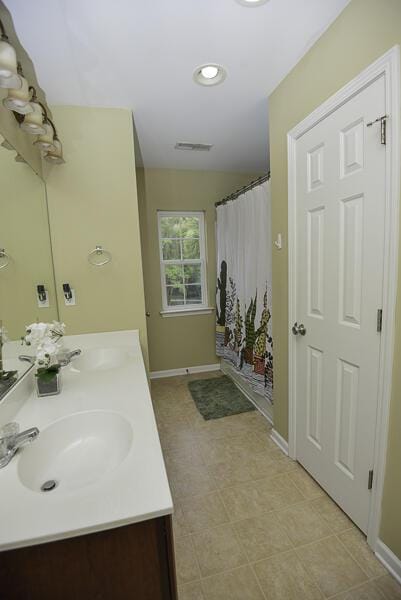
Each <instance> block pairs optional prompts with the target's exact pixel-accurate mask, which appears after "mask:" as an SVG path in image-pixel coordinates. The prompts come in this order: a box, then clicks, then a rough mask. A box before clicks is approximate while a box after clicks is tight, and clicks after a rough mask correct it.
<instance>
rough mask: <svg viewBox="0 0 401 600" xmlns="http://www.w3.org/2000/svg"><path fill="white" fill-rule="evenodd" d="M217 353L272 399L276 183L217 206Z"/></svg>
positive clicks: (258, 391) (260, 187)
mask: <svg viewBox="0 0 401 600" xmlns="http://www.w3.org/2000/svg"><path fill="white" fill-rule="evenodd" d="M217 278H218V279H217V302H216V317H217V319H216V320H217V322H216V351H217V355H218V356H220V357H222V358H224V359H225V360H226V361H228V362H230V363H231V364H232V365H233V366H234V367H235V369H237V371H238V372H239V373H240V374H241V375H242V377H243V378H244V379H245V380H246V381H247V382H248V384H250V385H251V386H252V388H253V390H254V391H255V392H257V393H258V394H261V395H263V396H264V397H265V398H266V399H267V400H268V401H269V402H272V389H273V341H272V321H271V297H272V296H271V198H270V181H266V182H265V183H262V184H261V185H259V186H257V187H255V188H253V189H252V190H249V191H247V192H245V193H244V194H242V195H241V196H239V197H238V198H237V199H235V200H233V201H231V202H228V203H227V204H224V205H220V206H218V207H217Z"/></svg>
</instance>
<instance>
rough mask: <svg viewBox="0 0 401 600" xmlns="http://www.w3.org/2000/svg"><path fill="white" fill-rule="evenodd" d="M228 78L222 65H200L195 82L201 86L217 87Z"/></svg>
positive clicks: (195, 73) (195, 72)
mask: <svg viewBox="0 0 401 600" xmlns="http://www.w3.org/2000/svg"><path fill="white" fill-rule="evenodd" d="M226 76H227V73H226V71H225V69H223V67H222V66H221V65H215V64H213V63H210V64H206V65H200V66H199V67H197V68H196V69H195V71H194V75H193V77H194V81H196V83H199V84H200V85H217V84H219V83H222V82H223V81H224V80H225V78H226Z"/></svg>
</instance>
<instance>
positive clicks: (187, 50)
mask: <svg viewBox="0 0 401 600" xmlns="http://www.w3.org/2000/svg"><path fill="white" fill-rule="evenodd" d="M348 1H349V0H269V2H267V4H264V5H261V6H259V7H252V8H248V7H244V6H242V5H240V4H239V3H238V2H236V1H235V0H141V1H140V0H35V1H30V2H27V1H26V0H5V4H6V5H7V7H8V9H9V11H10V12H11V15H12V17H13V20H14V25H15V28H16V31H17V34H18V36H19V38H20V41H21V44H22V45H23V46H24V47H25V49H26V50H27V52H28V53H29V54H30V56H31V58H32V60H33V62H34V65H35V68H36V74H37V77H38V81H39V83H40V85H41V87H42V89H44V90H45V92H46V94H47V101H48V102H49V103H50V104H75V105H87V106H115V107H129V108H132V110H133V112H134V118H135V124H136V128H137V132H138V138H139V145H140V151H141V155H142V158H143V162H144V164H145V166H147V167H163V168H167V167H170V168H178V169H212V170H230V171H266V170H267V165H268V110H267V97H268V95H269V94H270V92H271V91H272V90H273V89H274V88H275V87H276V86H277V84H278V83H279V82H280V81H281V80H282V79H283V78H284V77H285V75H286V74H287V73H288V72H289V71H290V70H291V68H292V67H293V66H294V65H295V64H296V63H297V61H298V60H299V59H300V58H301V56H302V55H303V54H304V53H305V52H306V50H307V49H308V48H309V47H310V46H311V45H312V44H313V43H314V41H315V40H316V39H317V38H318V37H319V36H320V35H321V34H322V32H323V31H324V30H325V29H326V28H327V26H328V25H329V24H330V23H331V22H332V21H333V20H334V19H335V18H336V16H337V15H338V14H339V13H340V12H341V10H342V9H343V8H344V7H345V6H346V5H347V4H348ZM206 62H213V63H219V64H222V65H223V66H224V67H225V68H226V69H227V73H228V76H227V79H226V81H225V82H224V83H222V84H221V85H218V86H216V87H212V88H205V87H201V86H199V85H197V84H195V83H194V82H193V80H192V73H193V70H194V69H195V67H196V66H198V65H200V64H203V63H206ZM177 141H185V142H201V143H211V144H213V145H214V147H213V148H212V150H211V151H210V152H183V151H179V150H174V144H175V143H176V142H177Z"/></svg>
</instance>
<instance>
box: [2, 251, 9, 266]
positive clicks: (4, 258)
mask: <svg viewBox="0 0 401 600" xmlns="http://www.w3.org/2000/svg"><path fill="white" fill-rule="evenodd" d="M9 262H10V256H9V255H8V254H7V252H6V251H5V250H4V248H0V269H5V268H6V266H7V265H8V264H9Z"/></svg>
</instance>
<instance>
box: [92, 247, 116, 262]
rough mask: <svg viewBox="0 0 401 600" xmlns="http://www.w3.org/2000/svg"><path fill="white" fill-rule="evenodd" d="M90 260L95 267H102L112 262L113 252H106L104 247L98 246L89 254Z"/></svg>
mask: <svg viewBox="0 0 401 600" xmlns="http://www.w3.org/2000/svg"><path fill="white" fill-rule="evenodd" d="M88 260H89V262H90V264H91V265H94V266H95V267H102V266H103V265H107V263H109V262H110V261H111V252H109V251H108V250H105V249H104V248H103V247H102V246H96V248H95V249H94V250H91V252H89V256H88Z"/></svg>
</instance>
